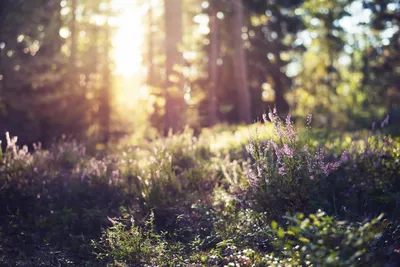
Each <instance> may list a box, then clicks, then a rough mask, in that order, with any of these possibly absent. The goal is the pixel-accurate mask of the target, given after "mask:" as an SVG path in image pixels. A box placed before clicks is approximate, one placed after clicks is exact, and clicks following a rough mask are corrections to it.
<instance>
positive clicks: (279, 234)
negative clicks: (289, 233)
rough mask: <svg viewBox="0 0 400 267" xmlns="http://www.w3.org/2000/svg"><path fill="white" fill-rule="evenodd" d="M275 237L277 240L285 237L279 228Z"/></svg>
mask: <svg viewBox="0 0 400 267" xmlns="http://www.w3.org/2000/svg"><path fill="white" fill-rule="evenodd" d="M276 235H277V236H278V237H279V238H283V237H284V236H285V231H283V229H282V228H279V230H278V232H277V233H276Z"/></svg>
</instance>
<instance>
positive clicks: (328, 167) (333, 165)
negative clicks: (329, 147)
mask: <svg viewBox="0 0 400 267" xmlns="http://www.w3.org/2000/svg"><path fill="white" fill-rule="evenodd" d="M339 166H340V162H334V163H328V164H326V165H325V166H324V168H323V171H324V174H325V176H328V175H329V174H331V173H332V172H333V171H335V170H337V168H339Z"/></svg>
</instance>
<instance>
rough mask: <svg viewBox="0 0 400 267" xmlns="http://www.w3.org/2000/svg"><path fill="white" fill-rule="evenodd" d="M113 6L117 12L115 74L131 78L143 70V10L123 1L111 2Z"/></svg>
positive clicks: (114, 43) (115, 0) (114, 0)
mask: <svg viewBox="0 0 400 267" xmlns="http://www.w3.org/2000/svg"><path fill="white" fill-rule="evenodd" d="M113 6H114V8H115V9H116V10H117V12H119V15H118V17H117V27H118V30H117V32H116V34H115V36H114V39H113V47H114V61H115V65H116V68H115V73H116V74H117V75H122V76H124V77H131V76H133V75H136V74H139V72H141V71H142V69H143V66H142V61H143V59H142V54H141V46H142V44H143V41H144V40H143V39H144V27H143V24H142V18H143V12H144V9H143V8H142V7H138V6H136V5H135V4H134V3H133V2H130V1H125V0H113Z"/></svg>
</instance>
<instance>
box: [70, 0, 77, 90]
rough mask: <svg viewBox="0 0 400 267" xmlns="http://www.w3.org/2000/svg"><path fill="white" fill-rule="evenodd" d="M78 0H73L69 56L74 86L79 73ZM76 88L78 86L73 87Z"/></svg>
mask: <svg viewBox="0 0 400 267" xmlns="http://www.w3.org/2000/svg"><path fill="white" fill-rule="evenodd" d="M77 1H78V0H72V4H71V9H72V18H71V19H72V20H71V54H70V57H69V63H70V66H69V67H70V70H69V71H70V74H71V77H70V79H71V80H70V82H71V83H72V86H73V87H75V86H76V84H75V81H76V80H77V79H76V76H77V73H76V51H77V46H78V41H77V34H78V33H77V27H76V10H77V5H78V4H77ZM73 89H74V90H75V89H76V88H73Z"/></svg>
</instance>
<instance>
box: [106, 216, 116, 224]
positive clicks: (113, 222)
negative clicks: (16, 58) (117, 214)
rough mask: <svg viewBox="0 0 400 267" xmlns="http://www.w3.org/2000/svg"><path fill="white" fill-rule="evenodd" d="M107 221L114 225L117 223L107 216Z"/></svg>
mask: <svg viewBox="0 0 400 267" xmlns="http://www.w3.org/2000/svg"><path fill="white" fill-rule="evenodd" d="M107 219H108V220H109V221H110V222H111V223H112V224H116V223H117V222H116V221H114V220H113V219H111V218H110V217H108V216H107Z"/></svg>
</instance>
